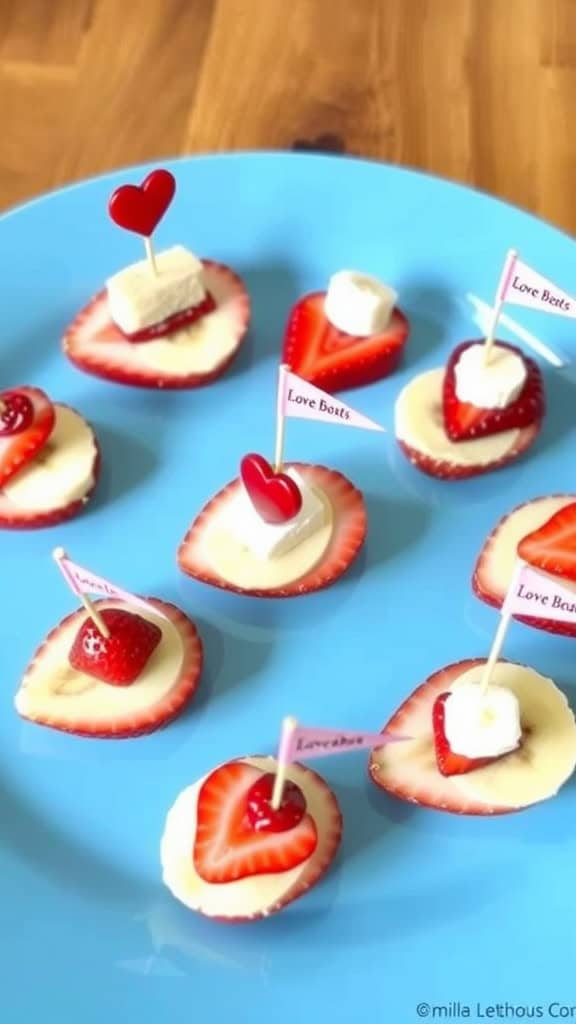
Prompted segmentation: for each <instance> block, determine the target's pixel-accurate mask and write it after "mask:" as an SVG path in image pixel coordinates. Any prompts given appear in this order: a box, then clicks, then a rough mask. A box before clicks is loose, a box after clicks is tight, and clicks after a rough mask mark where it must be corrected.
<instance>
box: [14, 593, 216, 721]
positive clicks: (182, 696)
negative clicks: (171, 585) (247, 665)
mask: <svg viewBox="0 0 576 1024" xmlns="http://www.w3.org/2000/svg"><path fill="white" fill-rule="evenodd" d="M146 600H147V601H148V602H149V603H150V604H151V605H153V606H154V607H155V608H157V609H158V611H159V612H162V613H163V614H164V616H166V617H167V619H168V622H165V621H164V620H163V619H155V620H154V622H155V624H156V625H157V626H158V628H160V629H161V630H162V634H163V638H162V641H161V643H160V644H159V646H158V648H157V650H156V652H155V655H154V664H155V665H156V669H155V670H154V671H153V672H152V669H151V670H150V674H146V670H145V672H144V675H143V679H142V681H136V682H135V683H134V684H133V685H132V686H110V685H109V684H108V683H104V682H100V681H99V680H97V679H93V678H90V677H89V676H86V675H85V674H84V673H83V672H78V671H77V670H76V669H74V668H73V667H72V666H71V665H70V663H69V660H68V655H69V653H70V648H71V647H72V644H73V642H74V639H75V638H76V636H77V634H78V630H79V629H80V627H81V626H82V624H83V623H84V621H85V619H86V612H85V610H84V609H83V608H81V609H79V610H78V611H76V612H73V614H72V615H68V616H67V617H66V618H65V619H63V621H62V622H61V623H60V624H59V625H58V626H57V627H56V628H55V629H53V630H52V632H51V633H49V634H48V636H47V637H46V639H45V640H44V642H43V643H42V644H41V645H40V647H39V648H38V650H37V651H36V653H35V654H34V656H33V658H32V660H31V662H30V664H29V665H28V668H27V669H26V672H25V675H24V677H23V679H22V683H21V685H20V689H19V690H18V693H17V694H16V698H15V705H16V710H17V711H18V713H19V714H20V715H21V716H22V718H26V719H28V720H29V721H30V722H35V723H37V724H38V725H45V726H49V727H50V728H51V729H57V730H59V731H61V732H69V733H75V734H76V735H78V736H88V737H100V738H101V739H123V738H127V737H130V736H140V735H143V734H144V733H150V732H153V731H154V730H156V729H159V728H160V727H161V726H163V725H166V723H167V722H169V721H171V719H173V718H175V717H176V716H177V715H179V714H180V712H181V711H182V710H183V708H184V707H185V706H186V704H188V702H189V701H190V700H191V699H192V697H193V696H194V694H195V692H196V689H197V687H198V682H199V679H200V674H201V671H202V658H203V656H202V642H201V640H200V637H199V635H198V631H197V629H196V626H195V625H194V623H193V622H191V621H190V619H189V618H188V617H187V616H186V615H184V613H183V612H182V611H180V609H179V608H177V607H176V606H175V605H173V604H168V603H167V602H165V601H160V600H158V599H157V598H146ZM94 603H95V605H96V607H97V608H98V609H99V610H100V611H104V609H106V608H111V609H122V610H126V605H125V604H124V603H123V602H120V601H111V600H107V599H106V600H101V601H95V602H94ZM178 645H179V646H178ZM162 659H164V660H163V661H162ZM150 665H152V662H151V663H150ZM160 665H163V670H162V671H159V667H160ZM96 691H98V693H97V696H96ZM95 697H96V699H95Z"/></svg>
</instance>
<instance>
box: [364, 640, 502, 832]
mask: <svg viewBox="0 0 576 1024" xmlns="http://www.w3.org/2000/svg"><path fill="white" fill-rule="evenodd" d="M485 664H486V659H485V658H471V659H468V660H466V661H459V662H455V663H453V664H451V665H446V667H445V668H442V669H440V670H439V671H438V672H435V673H434V674H433V675H431V676H430V677H429V678H428V679H427V680H426V681H425V682H424V683H422V685H421V686H419V687H417V689H416V690H414V692H413V693H411V694H410V696H409V697H408V698H407V700H405V701H404V703H403V704H401V705H400V707H399V708H398V710H397V711H396V712H395V713H394V714H393V715H392V718H391V719H390V721H389V722H388V723H387V724H386V725H385V726H384V728H383V730H382V732H385V733H390V734H392V735H397V736H412V737H414V740H413V741H409V742H414V744H415V746H414V748H413V749H414V758H415V759H416V758H418V757H420V758H421V760H420V762H419V767H418V769H417V770H416V769H414V768H413V764H414V763H416V761H414V762H413V761H412V759H411V758H410V748H409V746H408V742H405V743H398V744H390V745H388V746H386V747H383V748H382V749H381V752H380V751H378V749H375V750H373V751H372V752H371V755H370V760H369V765H368V771H369V775H370V778H371V779H372V781H373V782H374V783H375V785H376V786H378V787H379V788H380V789H383V790H385V791H386V792H387V793H389V794H391V795H392V796H394V797H397V798H398V799H400V800H404V801H407V802H408V803H412V804H418V805H419V806H421V807H429V808H431V809H432V810H435V811H446V812H447V813H450V814H458V815H471V816H474V817H476V816H479V817H495V816H496V815H500V814H511V813H513V812H517V811H518V810H519V808H517V807H501V806H498V807H494V806H492V805H489V804H484V803H482V802H481V801H479V800H470V799H469V798H467V797H464V796H463V794H462V793H461V792H460V791H459V790H458V788H457V786H456V784H455V783H454V782H453V780H452V779H451V778H448V777H446V776H444V775H442V774H441V772H440V771H439V770H438V765H437V761H436V756H435V750H434V742H433V727H432V709H433V707H434V704H435V702H436V700H437V698H438V697H440V696H441V695H442V694H443V693H446V692H447V691H448V690H450V688H451V686H452V684H453V683H454V682H455V680H456V679H457V678H458V677H459V676H461V675H463V674H464V672H468V671H469V670H470V669H473V668H476V667H479V666H483V665H485ZM395 748H396V749H397V750H398V751H400V752H401V753H402V754H403V752H404V750H405V751H406V754H407V755H408V758H409V760H408V761H407V762H405V763H404V764H399V765H396V762H395V761H392V762H389V763H387V762H386V757H387V756H390V752H392V755H393V756H396V751H395ZM402 748H403V749H402ZM423 749H424V751H425V754H424V757H423V760H422V750H423ZM386 752H388V754H386ZM406 764H408V766H409V767H408V768H407V767H406Z"/></svg>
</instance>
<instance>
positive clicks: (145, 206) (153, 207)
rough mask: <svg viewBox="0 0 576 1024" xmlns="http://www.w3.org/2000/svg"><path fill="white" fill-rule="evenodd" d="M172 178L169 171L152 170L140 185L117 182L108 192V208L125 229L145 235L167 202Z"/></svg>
mask: <svg viewBox="0 0 576 1024" xmlns="http://www.w3.org/2000/svg"><path fill="white" fill-rule="evenodd" d="M175 191H176V182H175V180H174V176H173V175H172V174H170V171H163V170H158V171H152V173H151V174H149V175H148V177H147V178H145V179H144V181H143V182H142V184H141V185H121V186H120V188H117V189H116V191H115V192H113V193H112V195H111V196H110V200H109V202H108V212H109V214H110V216H111V218H112V220H113V221H115V223H116V224H118V225H119V227H121V228H126V230H127V231H135V232H136V234H137V235H144V237H145V238H149V237H150V235H151V234H152V232H153V231H154V229H155V227H156V226H157V225H158V224H159V223H160V221H161V220H162V217H163V216H164V214H165V213H166V210H167V209H168V207H169V206H170V203H171V202H172V199H173V197H174V192H175Z"/></svg>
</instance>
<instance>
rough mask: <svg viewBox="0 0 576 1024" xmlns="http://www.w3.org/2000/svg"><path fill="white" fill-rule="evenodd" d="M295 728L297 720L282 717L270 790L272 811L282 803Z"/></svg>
mask: <svg viewBox="0 0 576 1024" xmlns="http://www.w3.org/2000/svg"><path fill="white" fill-rule="evenodd" d="M297 728H298V722H297V721H296V719H295V718H292V717H291V716H289V717H288V718H285V719H284V721H283V723H282V735H281V737H280V746H279V748H278V767H277V769H276V778H275V780H274V789H273V791H272V809H273V810H274V811H277V810H278V808H279V807H280V804H281V803H282V795H283V793H284V786H285V784H286V772H287V769H288V765H289V764H290V760H291V758H290V748H291V746H292V737H293V735H294V732H295V730H296V729H297Z"/></svg>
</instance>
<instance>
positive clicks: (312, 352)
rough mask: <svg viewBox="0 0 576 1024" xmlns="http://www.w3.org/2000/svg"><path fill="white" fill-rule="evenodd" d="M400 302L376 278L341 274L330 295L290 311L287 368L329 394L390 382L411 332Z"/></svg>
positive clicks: (311, 297) (314, 296) (308, 298)
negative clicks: (389, 378) (387, 380)
mask: <svg viewBox="0 0 576 1024" xmlns="http://www.w3.org/2000/svg"><path fill="white" fill-rule="evenodd" d="M397 298H398V296H397V294H396V292H395V291H394V290H393V289H392V288H389V287H388V285H385V284H382V283H381V282H380V281H379V280H378V279H377V278H375V277H371V276H370V275H368V274H362V273H359V272H357V271H351V270H340V271H338V272H337V273H335V274H333V275H332V277H331V278H330V281H329V284H328V289H327V290H326V291H323V292H311V293H310V294H308V295H304V296H303V297H302V298H301V299H300V300H299V301H298V302H297V303H296V305H295V306H294V308H293V309H292V311H291V313H290V316H289V319H288V323H287V326H286V333H285V336H284V346H283V357H282V359H283V362H284V363H286V364H287V365H288V366H290V368H291V369H292V370H293V371H294V373H297V374H298V375H299V376H300V377H303V378H304V379H305V380H308V381H310V383H312V384H314V385H316V386H317V387H320V388H322V389H323V390H325V391H328V392H329V393H331V394H334V393H335V392H337V391H342V390H343V389H345V388H355V387H360V386H361V385H363V384H371V383H373V382H374V381H376V380H380V379H381V378H382V377H387V376H388V374H390V373H392V371H393V370H394V369H395V368H396V366H397V365H398V363H399V361H400V358H401V356H402V352H403V351H404V347H405V345H406V342H407V340H408V335H409V332H410V325H409V322H408V319H407V317H406V316H405V315H404V313H403V312H402V311H401V310H400V309H399V308H398V306H397V305H396V301H397Z"/></svg>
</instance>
